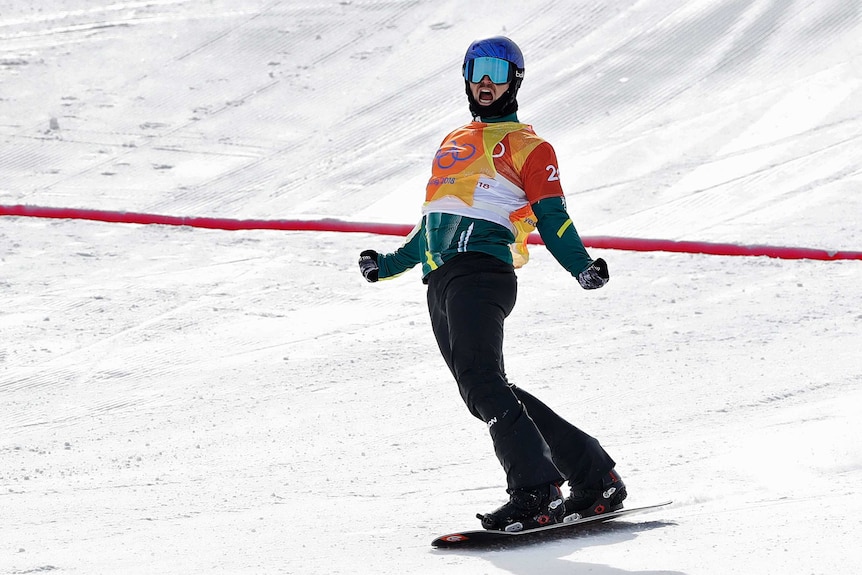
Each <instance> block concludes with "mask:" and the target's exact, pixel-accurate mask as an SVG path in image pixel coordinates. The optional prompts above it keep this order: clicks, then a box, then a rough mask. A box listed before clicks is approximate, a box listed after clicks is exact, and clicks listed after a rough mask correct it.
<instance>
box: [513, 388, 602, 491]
mask: <svg viewBox="0 0 862 575" xmlns="http://www.w3.org/2000/svg"><path fill="white" fill-rule="evenodd" d="M512 391H513V392H514V393H515V396H516V397H517V398H518V399H519V400H520V401H521V403H522V404H523V405H524V407H525V408H526V410H527V413H529V414H530V417H532V418H533V421H534V422H535V424H536V427H537V428H538V429H539V432H540V433H541V434H542V437H544V439H545V441H546V442H547V443H548V447H549V448H550V450H551V457H552V458H553V462H554V464H555V465H556V466H557V469H559V470H560V473H562V474H563V477H565V478H566V479H567V480H569V481H570V482H571V484H572V485H573V486H574V487H575V488H578V487H580V486H587V485H595V484H601V481H602V478H603V476H604V475H605V474H607V472H608V471H610V470H611V469H613V468H614V466H615V465H616V463H615V462H614V460H613V459H611V456H610V455H608V453H607V452H606V451H605V450H604V449H603V448H602V446H601V444H599V442H598V440H597V439H595V438H594V437H591V436H590V435H588V434H586V433H584V432H583V431H581V430H580V429H578V428H577V427H575V426H574V425H572V424H571V423H569V422H568V421H566V420H565V419H563V418H562V417H560V416H559V415H557V413H555V412H554V411H553V410H552V409H551V408H550V407H548V406H547V405H545V404H544V403H542V402H541V401H540V400H538V399H536V398H535V397H534V396H532V395H530V394H529V393H527V392H526V391H524V390H523V389H520V388H519V387H516V386H514V385H513V386H512Z"/></svg>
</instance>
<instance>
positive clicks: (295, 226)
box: [0, 205, 862, 261]
mask: <svg viewBox="0 0 862 575" xmlns="http://www.w3.org/2000/svg"><path fill="white" fill-rule="evenodd" d="M0 216H19V217H30V218H54V219H75V220H92V221H99V222H112V223H128V224H158V225H165V226H190V227H195V228H207V229H217V230H231V231H234V230H281V231H317V232H350V233H370V234H382V235H390V236H405V235H407V234H408V233H409V232H410V230H412V229H413V226H412V225H405V224H380V223H363V222H346V221H343V220H336V219H322V220H237V219H230V218H205V217H185V216H165V215H160V214H145V213H136V212H112V211H106V210H86V209H77V208H48V207H40V206H22V205H17V206H4V205H0ZM582 239H583V241H584V245H586V246H587V247H590V248H604V249H611V250H626V251H640V252H653V251H659V252H681V253H693V254H710V255H721V256H766V257H770V258H779V259H812V260H826V261H831V260H862V252H856V251H830V250H822V249H814V248H798V247H780V246H765V245H738V244H726V243H711V242H693V241H672V240H654V239H643V238H623V237H612V236H592V237H584V238H582ZM529 243H531V244H543V243H544V242H543V241H542V238H541V237H539V235H538V234H533V235H532V236H530V238H529Z"/></svg>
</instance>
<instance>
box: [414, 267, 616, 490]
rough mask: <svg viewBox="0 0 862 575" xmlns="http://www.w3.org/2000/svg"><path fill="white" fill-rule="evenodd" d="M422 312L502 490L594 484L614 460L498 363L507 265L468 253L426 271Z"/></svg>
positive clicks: (511, 283)
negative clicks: (484, 438) (491, 455)
mask: <svg viewBox="0 0 862 575" xmlns="http://www.w3.org/2000/svg"><path fill="white" fill-rule="evenodd" d="M427 283H428V311H429V313H430V316H431V325H432V328H433V330H434V336H435V338H436V339H437V344H438V345H439V346H440V352H441V353H442V354H443V359H444V360H445V361H446V364H447V365H448V366H449V369H450V371H451V372H452V375H453V376H454V377H455V381H457V383H458V388H459V390H460V392H461V397H462V399H463V400H464V402H465V403H466V404H467V408H468V409H469V410H470V413H472V414H473V415H474V416H475V417H477V418H479V419H481V420H482V421H484V422H485V423H486V424H487V425H488V429H489V431H490V434H491V439H492V441H493V443H494V451H495V452H496V454H497V458H498V459H499V460H500V464H501V465H502V466H503V469H504V470H505V472H506V481H507V485H508V489H509V490H510V491H511V490H512V489H516V488H529V487H535V486H539V485H544V484H548V483H553V482H561V481H562V480H566V479H567V480H569V481H571V483H572V485H573V486H575V487H581V486H591V485H596V484H600V483H601V477H602V476H603V475H604V474H605V473H607V472H608V471H610V470H611V469H613V467H614V465H615V464H614V461H613V460H612V459H611V458H610V456H609V455H608V454H607V453H606V452H605V451H604V449H602V447H601V445H599V442H598V441H597V440H596V439H594V438H593V437H591V436H589V435H587V434H586V433H584V432H583V431H581V430H580V429H578V428H577V427H575V426H574V425H572V424H570V423H568V422H567V421H566V420H564V419H563V418H562V417H560V416H559V415H557V414H556V413H555V412H554V411H553V410H552V409H551V408H549V407H548V406H547V405H545V404H544V403H542V402H541V401H539V400H538V399H536V398H535V397H533V396H532V395H530V394H529V393H527V392H526V391H524V390H522V389H519V388H517V387H515V386H514V385H512V384H510V383H509V382H508V380H507V379H506V374H505V370H504V366H503V322H504V320H505V319H506V317H508V315H509V314H510V313H511V311H512V309H513V308H514V306H515V300H516V297H517V289H518V284H517V278H516V276H515V272H514V268H513V267H512V266H511V265H509V264H506V263H505V262H502V261H500V260H499V259H497V258H495V257H493V256H490V255H487V254H482V253H477V252H467V253H464V254H459V255H457V256H455V257H454V258H452V259H451V260H449V261H447V262H446V263H445V264H444V265H443V266H441V267H440V268H438V269H437V270H435V271H433V272H431V273H430V274H429V275H428V276H427Z"/></svg>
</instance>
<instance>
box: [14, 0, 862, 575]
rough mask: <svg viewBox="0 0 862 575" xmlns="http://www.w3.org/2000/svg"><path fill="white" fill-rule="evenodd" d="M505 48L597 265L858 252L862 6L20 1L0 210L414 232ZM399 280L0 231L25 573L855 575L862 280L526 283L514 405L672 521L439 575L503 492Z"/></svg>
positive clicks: (675, 269)
mask: <svg viewBox="0 0 862 575" xmlns="http://www.w3.org/2000/svg"><path fill="white" fill-rule="evenodd" d="M500 33H503V34H506V35H509V36H510V37H512V38H513V39H515V41H516V42H518V43H519V44H520V45H521V47H522V48H523V50H524V52H525V56H526V61H527V74H526V78H525V80H524V85H523V88H522V90H521V92H520V98H519V99H520V102H521V111H520V117H521V119H522V120H523V121H525V122H529V123H531V124H532V125H533V126H534V127H535V129H536V130H537V132H538V133H539V134H540V135H542V136H544V137H545V138H547V139H548V140H550V141H551V142H552V143H553V144H554V146H555V147H556V149H557V153H558V156H559V158H560V164H561V169H562V177H563V184H564V188H565V189H566V191H567V196H568V204H569V209H570V212H571V213H572V215H573V218H574V220H575V224H576V225H577V227H578V229H579V231H580V232H581V233H582V234H583V235H585V236H591V235H616V236H626V237H644V238H664V239H672V240H701V241H720V242H738V243H742V244H772V245H780V246H801V247H812V248H821V249H831V250H856V251H859V250H862V227H860V223H859V222H860V215H862V154H860V151H859V150H860V148H862V43H860V41H859V38H860V37H862V8H860V6H859V3H858V2H856V1H848V0H818V1H817V2H810V1H804V0H751V1H744V2H740V1H738V0H619V1H615V2H600V1H597V0H596V1H592V0H582V1H579V2H548V3H543V4H541V5H539V4H530V3H515V2H511V3H510V2H491V3H486V4H481V5H479V4H477V5H476V7H473V5H469V7H468V5H467V4H465V3H463V2H451V1H448V2H446V1H444V2H431V1H427V0H414V1H399V2H393V1H389V2H383V1H370V0H352V1H328V2H317V3H312V2H298V1H288V0H284V1H281V2H279V1H273V0H268V1H264V0H247V1H243V2H231V1H229V0H209V1H203V0H197V1H191V0H149V1H147V2H116V3H112V4H107V3H98V2H92V1H88V0H45V1H42V2H38V3H29V4H27V3H23V2H10V1H9V0H6V1H0V141H2V147H0V174H2V178H0V204H3V205H17V204H31V205H38V206H55V207H76V208H89V209H103V210H118V211H138V212H149V213H162V214H170V215H177V216H212V217H223V218H273V219H284V218H301V219H309V218H326V217H332V218H340V219H346V220H356V221H371V222H391V223H402V224H409V223H413V222H414V221H416V220H417V219H418V214H419V207H420V204H421V202H422V199H423V197H424V196H423V194H424V182H425V180H426V179H427V176H428V165H429V164H428V162H429V161H430V158H431V157H432V156H433V153H434V151H435V150H436V146H437V144H438V143H439V141H440V139H441V138H442V137H443V136H444V135H445V134H446V133H447V131H448V130H450V129H451V128H453V127H456V126H458V125H459V124H461V123H464V122H466V121H467V120H469V116H468V112H467V107H466V98H465V96H464V94H463V82H462V80H461V78H460V76H459V69H460V61H461V58H462V57H463V52H464V50H465V48H466V46H467V44H468V43H469V42H470V41H471V40H472V39H474V38H477V37H482V36H488V35H494V34H500ZM399 243H400V242H399V240H398V238H393V237H385V236H373V235H369V234H338V233H306V232H276V231H242V232H226V231H214V230H200V229H192V228H184V227H167V226H138V225H123V224H109V223H95V222H86V221H74V220H69V221H66V220H60V221H56V220H40V219H34V218H17V217H3V218H0V296H2V306H0V573H3V574H16V575H17V574H26V573H41V572H51V573H69V574H88V575H89V574H114V573H116V574H119V573H123V574H153V573H159V574H197V573H201V574H204V573H206V574H210V573H254V574H260V573H290V574H317V573H321V574H323V573H325V574H338V573H344V574H348V573H349V574H355V573H387V574H388V573H399V574H400V573H411V574H419V573H428V574H432V573H433V574H435V575H436V574H447V575H449V574H454V575H467V574H470V575H473V574H489V575H494V574H501V573H509V574H515V575H528V574H533V573H541V574H542V575H558V574H559V575H561V574H563V573H565V574H569V573H597V574H601V575H621V574H656V573H686V574H692V575H694V574H705V575H719V574H720V575H725V574H726V573H728V572H734V573H745V574H749V573H750V574H782V575H783V574H789V573H793V574H829V575H835V574H852V573H857V572H858V571H859V565H860V561H862V551H860V550H859V543H858V542H859V540H860V539H862V497H860V495H862V487H860V485H862V448H860V439H859V438H860V437H862V385H860V384H862V354H860V352H859V349H860V344H862V335H860V334H862V288H861V287H860V286H862V262H859V261H843V262H815V261H806V260H802V261H787V260H776V259H769V258H741V257H717V256H705V255H688V254H668V253H635V252H625V251H619V250H592V255H593V257H599V256H601V257H604V258H605V259H606V260H607V261H608V263H609V266H610V271H611V278H612V279H611V282H610V283H609V284H608V285H607V286H606V287H605V288H604V289H602V290H599V291H595V292H586V291H583V290H581V289H580V288H579V287H578V285H577V282H575V280H574V279H573V278H571V277H570V276H569V275H568V274H567V273H566V272H564V271H563V270H562V269H561V268H560V267H559V266H558V265H557V264H556V262H555V261H554V260H553V258H552V257H551V256H550V255H549V254H548V253H547V251H546V250H545V249H544V248H543V247H535V248H533V250H532V253H533V256H532V260H531V262H530V264H529V265H528V266H527V267H525V268H524V269H523V270H521V271H520V272H519V283H520V300H519V303H518V306H517V307H516V309H515V312H514V313H513V315H512V316H511V318H510V320H509V323H508V332H507V358H506V363H507V368H508V370H509V376H510V379H511V380H512V381H513V382H515V383H517V384H518V385H521V386H523V387H525V388H526V389H528V390H530V391H532V392H533V393H535V394H536V395H538V396H540V397H541V398H543V399H545V400H546V401H547V402H548V403H550V404H552V405H553V406H554V407H556V408H558V409H559V411H560V412H561V413H563V414H564V415H566V416H568V417H569V418H570V419H571V420H572V421H574V422H575V423H577V424H578V425H580V426H581V427H583V428H584V429H585V430H587V431H588V432H590V433H592V434H593V435H595V436H596V437H598V438H599V439H600V440H601V441H602V443H603V444H604V445H605V447H606V448H607V449H608V450H609V451H610V452H611V453H612V455H613V456H614V457H615V459H616V460H617V462H618V467H617V469H618V471H619V472H620V473H621V474H622V475H623V477H624V478H625V480H626V483H627V485H628V488H629V493H630V496H629V500H628V503H629V504H630V505H631V506H634V505H637V504H640V503H652V502H655V501H660V500H663V499H667V498H672V499H674V501H675V502H674V504H673V505H672V506H671V507H668V508H665V509H663V510H661V511H659V512H656V513H653V514H650V515H640V516H636V517H632V518H630V519H626V520H625V521H618V522H615V523H611V524H608V525H606V526H605V527H603V528H601V529H598V530H594V531H590V532H589V533H588V534H581V535H571V536H570V537H561V538H554V539H553V540H551V541H548V542H545V543H535V544H531V545H528V546H521V545H519V546H513V547H511V548H505V549H492V550H485V551H459V550H445V551H444V550H434V549H432V548H431V547H430V541H431V539H432V538H433V537H434V536H436V535H438V534H440V533H442V532H448V531H452V530H455V529H459V528H464V527H475V526H477V525H478V522H477V521H476V520H475V519H474V518H473V516H474V514H475V513H476V512H480V511H487V510H489V509H491V508H493V507H495V506H497V505H499V504H500V503H501V502H502V501H503V499H504V498H505V493H504V491H503V489H504V481H503V480H504V478H503V475H502V472H501V470H500V469H499V465H498V464H497V462H496V459H495V458H494V456H493V452H492V450H491V446H490V441H489V439H488V437H487V431H486V430H485V428H484V425H483V424H482V423H481V422H479V421H478V420H475V419H473V418H472V417H471V416H470V415H469V414H468V412H467V410H466V409H465V408H464V406H463V405H462V404H461V400H460V398H459V396H458V393H457V389H456V387H455V384H454V382H453V381H451V377H450V375H449V374H448V372H447V370H446V369H445V366H444V364H443V362H442V360H441V359H440V357H439V354H438V352H437V350H436V347H435V343H434V340H433V337H432V335H431V332H430V327H429V322H428V320H427V316H426V309H425V304H424V287H423V286H422V284H421V282H420V277H419V273H418V270H414V271H413V272H410V273H408V274H406V275H405V276H403V277H401V278H399V279H398V280H395V281H391V282H381V283H379V284H376V285H368V284H366V282H365V281H364V280H363V279H362V277H361V276H360V275H359V273H358V270H357V267H356V259H357V256H358V253H359V251H361V250H362V249H365V248H375V249H378V250H382V251H389V250H392V249H395V248H396V247H397V246H398V245H399Z"/></svg>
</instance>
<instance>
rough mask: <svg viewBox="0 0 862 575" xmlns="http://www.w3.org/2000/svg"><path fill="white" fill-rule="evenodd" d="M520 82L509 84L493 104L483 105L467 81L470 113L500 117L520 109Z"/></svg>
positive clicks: (474, 115) (479, 115)
mask: <svg viewBox="0 0 862 575" xmlns="http://www.w3.org/2000/svg"><path fill="white" fill-rule="evenodd" d="M519 84H520V82H518V81H514V82H512V83H511V84H509V88H508V89H507V90H506V91H505V92H503V94H502V95H501V96H500V97H499V98H497V99H496V100H494V102H492V103H491V104H489V105H487V106H483V105H481V104H479V102H477V101H476V99H475V98H474V97H473V92H472V91H471V90H470V83H469V82H465V85H466V90H467V102H469V104H470V113H471V114H473V117H474V118H500V117H502V116H508V115H509V114H514V113H515V112H517V111H518V100H517V98H516V95H517V93H518V86H519Z"/></svg>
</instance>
